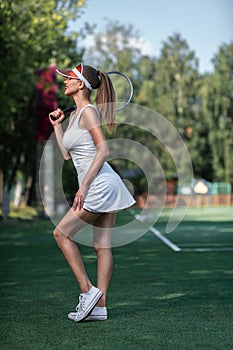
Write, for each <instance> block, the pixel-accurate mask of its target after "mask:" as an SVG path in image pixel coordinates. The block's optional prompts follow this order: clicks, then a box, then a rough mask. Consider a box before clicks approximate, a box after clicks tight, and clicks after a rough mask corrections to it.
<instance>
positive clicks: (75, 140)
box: [63, 104, 135, 213]
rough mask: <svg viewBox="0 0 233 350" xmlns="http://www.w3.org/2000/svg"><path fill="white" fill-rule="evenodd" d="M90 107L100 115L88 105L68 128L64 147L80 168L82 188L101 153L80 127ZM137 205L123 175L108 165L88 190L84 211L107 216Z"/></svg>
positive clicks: (103, 167)
mask: <svg viewBox="0 0 233 350" xmlns="http://www.w3.org/2000/svg"><path fill="white" fill-rule="evenodd" d="M87 106H88V107H90V106H91V107H93V108H94V109H95V110H96V111H97V113H98V110H97V108H96V107H95V106H94V105H92V104H88V105H86V106H84V107H83V108H82V109H81V110H80V111H79V113H78V116H77V118H76V120H75V121H74V123H73V124H72V125H71V126H70V127H68V128H67V130H66V131H65V133H64V136H63V144H64V147H65V148H66V149H67V151H68V152H69V154H70V156H71V158H72V161H73V164H74V166H75V168H76V171H77V174H78V182H79V185H81V183H82V181H83V178H84V176H85V174H86V173H87V171H88V169H89V167H90V165H91V163H92V161H93V159H94V157H95V155H96V152H97V151H96V146H95V144H94V142H93V139H92V137H91V134H90V133H89V131H88V130H84V129H81V128H80V127H79V120H80V118H81V115H82V112H83V110H84V109H85V108H86V107H87ZM98 115H99V114H98ZM134 203H135V200H134V198H133V196H132V195H131V194H130V192H129V191H128V189H127V188H126V186H125V185H124V183H123V182H122V180H121V178H120V176H119V175H118V174H117V173H116V172H115V171H114V170H113V169H112V168H111V166H110V165H109V164H108V163H107V162H105V163H104V164H103V166H102V167H101V168H100V170H99V172H98V174H97V175H96V177H95V178H94V179H93V181H92V183H91V185H90V187H89V189H88V192H87V194H86V197H85V199H84V204H83V208H84V209H86V210H88V211H91V212H95V213H106V212H113V211H119V210H121V209H124V208H128V207H130V206H132V205H133V204H134Z"/></svg>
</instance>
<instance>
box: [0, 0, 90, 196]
mask: <svg viewBox="0 0 233 350" xmlns="http://www.w3.org/2000/svg"><path fill="white" fill-rule="evenodd" d="M84 4H85V1H84V0H79V1H75V0H69V1H63V0H57V1H55V0H41V1H39V2H32V1H28V0H21V1H19V0H13V1H4V0H0V9H1V12H0V29H1V34H0V48H1V49H0V50H1V52H0V54H1V59H2V61H1V66H0V76H1V81H2V84H1V87H0V94H1V118H0V139H1V141H2V142H1V146H0V158H1V160H2V163H1V167H0V169H1V174H0V175H1V176H0V177H1V178H2V182H3V183H4V189H5V190H6V191H7V192H9V191H10V189H11V188H12V186H13V184H14V183H15V179H16V174H17V172H18V171H21V172H22V173H23V176H24V177H25V181H27V177H28V175H29V174H30V175H31V176H33V175H34V174H35V167H36V119H35V108H34V107H35V99H34V98H35V96H34V92H35V80H36V76H35V71H36V70H37V69H42V68H47V67H48V66H49V65H50V64H53V63H57V64H60V65H62V66H63V65H64V66H68V65H69V64H73V62H77V53H76V40H77V33H67V24H68V21H70V20H72V19H75V18H77V17H78V16H79V14H80V8H81V7H82V6H83V5H84Z"/></svg>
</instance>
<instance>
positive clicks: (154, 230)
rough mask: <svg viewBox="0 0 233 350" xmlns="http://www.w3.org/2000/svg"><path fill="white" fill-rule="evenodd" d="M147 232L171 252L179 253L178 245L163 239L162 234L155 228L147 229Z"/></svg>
mask: <svg viewBox="0 0 233 350" xmlns="http://www.w3.org/2000/svg"><path fill="white" fill-rule="evenodd" d="M149 230H150V231H151V232H152V233H153V234H154V235H155V236H156V237H157V238H159V239H160V240H161V241H162V242H163V243H165V244H166V245H167V246H168V247H169V248H171V249H172V250H174V252H180V251H181V248H180V247H178V245H176V244H174V243H173V242H171V241H170V240H169V239H168V238H166V237H164V236H163V235H162V233H160V232H159V231H158V230H156V228H154V227H153V226H150V227H149Z"/></svg>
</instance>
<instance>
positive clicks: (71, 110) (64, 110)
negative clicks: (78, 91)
mask: <svg viewBox="0 0 233 350" xmlns="http://www.w3.org/2000/svg"><path fill="white" fill-rule="evenodd" d="M75 109H76V106H71V107H66V108H64V109H63V113H64V114H66V113H69V112H73V111H74V110H75ZM50 118H51V119H52V120H53V121H55V120H56V119H57V118H55V117H54V116H53V115H50Z"/></svg>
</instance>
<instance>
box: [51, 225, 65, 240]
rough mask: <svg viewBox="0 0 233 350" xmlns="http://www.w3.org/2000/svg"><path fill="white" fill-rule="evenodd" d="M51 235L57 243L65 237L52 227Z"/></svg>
mask: <svg viewBox="0 0 233 350" xmlns="http://www.w3.org/2000/svg"><path fill="white" fill-rule="evenodd" d="M53 237H54V239H55V241H56V242H57V243H59V242H61V241H62V240H63V239H65V238H66V237H65V236H64V235H63V233H61V232H60V231H59V230H58V229H57V228H55V229H54V231H53Z"/></svg>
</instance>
